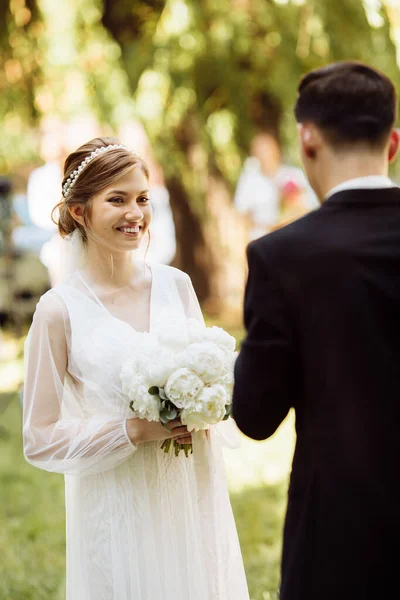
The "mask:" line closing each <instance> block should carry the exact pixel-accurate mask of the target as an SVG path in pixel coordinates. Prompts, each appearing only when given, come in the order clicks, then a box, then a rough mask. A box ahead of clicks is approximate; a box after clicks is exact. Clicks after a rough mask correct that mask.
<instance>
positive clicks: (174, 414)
mask: <svg viewBox="0 0 400 600" xmlns="http://www.w3.org/2000/svg"><path fill="white" fill-rule="evenodd" d="M167 415H168V418H169V420H170V421H172V420H173V419H176V417H177V416H178V410H177V409H176V408H175V407H174V406H170V407H169V408H167Z"/></svg>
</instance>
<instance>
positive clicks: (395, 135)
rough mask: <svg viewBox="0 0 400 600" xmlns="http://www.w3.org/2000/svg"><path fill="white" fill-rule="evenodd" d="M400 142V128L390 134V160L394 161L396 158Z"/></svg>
mask: <svg viewBox="0 0 400 600" xmlns="http://www.w3.org/2000/svg"><path fill="white" fill-rule="evenodd" d="M399 144H400V130H399V129H393V131H392V133H391V134H390V140H389V151H388V158H389V162H393V161H394V159H395V158H396V155H397V151H398V149H399Z"/></svg>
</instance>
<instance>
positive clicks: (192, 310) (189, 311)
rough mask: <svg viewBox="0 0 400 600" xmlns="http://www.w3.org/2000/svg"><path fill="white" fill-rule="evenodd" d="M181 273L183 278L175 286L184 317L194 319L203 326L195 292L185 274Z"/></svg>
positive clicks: (202, 318)
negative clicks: (176, 286)
mask: <svg viewBox="0 0 400 600" xmlns="http://www.w3.org/2000/svg"><path fill="white" fill-rule="evenodd" d="M181 273H182V275H184V277H183V278H179V279H178V281H177V285H178V291H179V295H180V297H181V300H182V304H183V310H184V312H185V316H186V318H188V319H196V320H197V321H200V323H202V324H203V325H205V322H204V317H203V313H202V311H201V308H200V304H199V301H198V298H197V296H196V292H195V291H194V287H193V284H192V280H191V279H190V277H189V275H187V274H186V273H183V272H182V271H181Z"/></svg>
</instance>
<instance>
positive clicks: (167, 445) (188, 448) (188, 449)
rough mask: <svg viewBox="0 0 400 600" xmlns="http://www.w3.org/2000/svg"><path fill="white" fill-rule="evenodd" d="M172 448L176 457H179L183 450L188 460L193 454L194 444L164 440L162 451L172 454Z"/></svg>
mask: <svg viewBox="0 0 400 600" xmlns="http://www.w3.org/2000/svg"><path fill="white" fill-rule="evenodd" d="M171 446H172V448H173V451H174V453H175V456H179V453H180V451H181V450H183V451H184V453H185V456H186V458H187V457H188V456H189V453H190V454H193V444H179V443H178V442H176V441H175V440H171V439H168V440H164V441H163V443H162V444H161V449H162V450H164V452H165V453H168V452H172V449H171Z"/></svg>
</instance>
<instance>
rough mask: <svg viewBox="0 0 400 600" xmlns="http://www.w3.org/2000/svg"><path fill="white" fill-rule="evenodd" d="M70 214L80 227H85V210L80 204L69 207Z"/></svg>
mask: <svg viewBox="0 0 400 600" xmlns="http://www.w3.org/2000/svg"><path fill="white" fill-rule="evenodd" d="M68 212H69V214H70V215H71V217H72V218H73V219H74V221H76V222H77V223H79V224H80V225H85V219H84V217H83V208H82V206H81V205H80V204H73V205H72V206H68Z"/></svg>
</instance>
